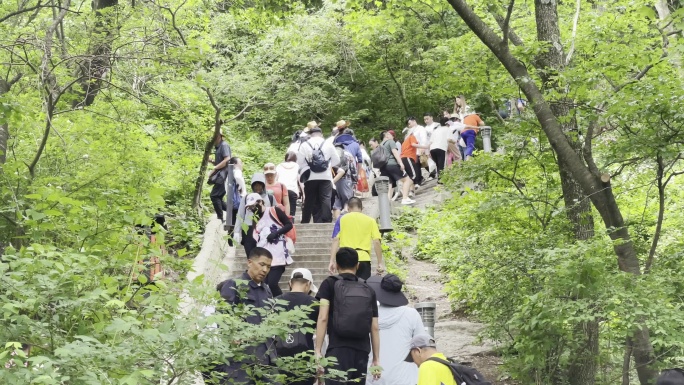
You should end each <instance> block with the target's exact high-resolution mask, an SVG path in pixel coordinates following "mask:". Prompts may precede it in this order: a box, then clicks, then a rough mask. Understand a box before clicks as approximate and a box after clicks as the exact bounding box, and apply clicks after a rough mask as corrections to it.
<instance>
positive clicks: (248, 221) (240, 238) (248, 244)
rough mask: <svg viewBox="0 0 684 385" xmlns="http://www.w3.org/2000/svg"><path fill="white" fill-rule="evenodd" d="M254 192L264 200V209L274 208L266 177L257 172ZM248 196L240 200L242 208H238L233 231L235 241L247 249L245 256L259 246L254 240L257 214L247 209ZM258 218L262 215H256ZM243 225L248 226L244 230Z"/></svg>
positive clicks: (253, 178)
mask: <svg viewBox="0 0 684 385" xmlns="http://www.w3.org/2000/svg"><path fill="white" fill-rule="evenodd" d="M252 192H254V193H257V194H259V195H261V197H262V198H264V208H268V207H271V206H273V201H274V198H273V196H272V195H269V194H268V192H267V191H266V177H265V176H264V174H263V173H261V172H257V173H255V174H254V175H252ZM246 199H247V195H245V196H243V197H242V199H241V200H240V207H239V208H238V212H237V218H236V219H235V228H234V230H233V240H235V242H237V243H239V244H241V245H242V246H243V247H244V248H245V255H249V253H250V252H251V251H252V249H254V248H255V247H256V246H257V241H256V239H254V224H255V223H256V222H255V221H254V220H253V219H252V217H253V216H254V214H255V213H253V212H252V211H251V210H248V209H247V204H246ZM256 214H257V215H258V216H260V215H261V213H256ZM243 225H246V226H248V227H247V229H243V227H244V226H243Z"/></svg>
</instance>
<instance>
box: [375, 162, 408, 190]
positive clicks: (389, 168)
mask: <svg viewBox="0 0 684 385" xmlns="http://www.w3.org/2000/svg"><path fill="white" fill-rule="evenodd" d="M380 175H381V176H386V177H388V178H389V180H390V184H391V185H392V187H397V182H399V181H400V180H402V179H403V178H404V177H405V176H406V173H405V172H403V171H401V167H399V165H398V164H388V165H386V166H385V167H383V168H381V169H380Z"/></svg>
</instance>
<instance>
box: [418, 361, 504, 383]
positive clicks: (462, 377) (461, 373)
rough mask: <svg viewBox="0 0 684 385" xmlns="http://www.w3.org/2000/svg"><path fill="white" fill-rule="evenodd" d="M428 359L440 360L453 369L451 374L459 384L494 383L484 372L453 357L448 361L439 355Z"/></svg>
mask: <svg viewBox="0 0 684 385" xmlns="http://www.w3.org/2000/svg"><path fill="white" fill-rule="evenodd" d="M427 360H428V361H435V362H439V363H440V364H442V365H446V366H448V367H449V369H451V374H453V376H454V380H456V384H457V385H492V383H491V382H489V381H487V380H486V379H485V378H484V376H483V375H482V373H480V372H478V371H477V369H474V368H471V367H470V366H465V365H461V364H459V363H458V362H455V361H453V360H451V359H449V361H446V360H443V359H441V358H438V357H430V358H428V359H427Z"/></svg>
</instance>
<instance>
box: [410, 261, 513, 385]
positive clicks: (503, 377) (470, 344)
mask: <svg viewBox="0 0 684 385" xmlns="http://www.w3.org/2000/svg"><path fill="white" fill-rule="evenodd" d="M404 254H405V257H406V258H407V260H408V271H409V272H410V274H408V277H407V279H406V286H407V289H408V294H409V299H410V301H411V303H412V304H414V305H415V304H416V303H420V302H434V303H436V305H437V308H436V315H437V319H436V323H435V340H436V342H437V348H438V350H440V351H441V352H442V353H444V354H445V355H446V356H447V357H451V358H454V359H456V360H458V361H461V362H464V363H468V365H470V366H472V367H474V368H476V369H477V370H479V371H480V372H481V373H482V374H483V375H484V376H485V378H486V379H487V380H488V381H490V382H492V384H495V385H514V384H515V382H513V381H511V380H510V379H509V377H508V376H507V374H506V373H504V372H503V371H502V370H500V368H501V363H502V362H501V358H499V357H497V355H496V353H495V345H494V344H492V343H491V342H489V341H483V342H477V339H478V333H479V332H480V331H481V330H482V327H483V325H482V324H479V323H477V322H473V321H471V320H469V319H468V318H466V317H464V316H463V315H459V314H455V313H454V312H452V310H451V305H450V304H449V300H448V298H447V295H446V294H445V293H444V291H443V287H444V284H443V282H441V281H442V279H443V275H442V274H441V273H440V272H439V271H438V269H437V267H436V266H435V265H434V264H432V263H430V262H425V261H420V260H416V259H415V258H413V257H412V256H411V255H410V253H408V252H405V253H404Z"/></svg>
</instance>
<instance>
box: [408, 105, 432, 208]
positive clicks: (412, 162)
mask: <svg viewBox="0 0 684 385" xmlns="http://www.w3.org/2000/svg"><path fill="white" fill-rule="evenodd" d="M411 120H413V121H415V120H416V119H415V118H414V117H410V118H408V120H407V123H408V122H409V121H411ZM419 148H424V149H429V148H430V146H429V145H427V146H423V145H421V144H420V143H419V142H418V138H416V136H415V135H414V134H413V131H411V130H410V131H409V132H408V135H407V136H406V138H405V139H404V143H402V144H401V163H402V164H403V165H404V170H406V174H407V175H408V177H409V180H408V181H407V182H408V183H406V182H405V183H404V184H403V185H402V186H401V192H402V195H403V197H404V198H403V199H402V200H401V204H402V205H410V204H413V203H416V201H414V200H413V199H411V198H409V192H410V191H411V190H412V189H413V184H414V182H416V180H418V178H419V175H420V174H419V173H420V172H421V169H420V164H419V163H418V155H417V152H418V149H419Z"/></svg>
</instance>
